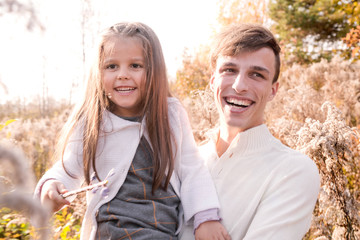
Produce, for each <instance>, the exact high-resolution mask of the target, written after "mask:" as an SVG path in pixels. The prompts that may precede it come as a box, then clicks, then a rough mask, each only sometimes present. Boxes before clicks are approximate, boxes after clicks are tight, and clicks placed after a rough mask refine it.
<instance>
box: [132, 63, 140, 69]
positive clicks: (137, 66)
mask: <svg viewBox="0 0 360 240" xmlns="http://www.w3.org/2000/svg"><path fill="white" fill-rule="evenodd" d="M131 67H133V68H142V65H140V64H138V63H133V64H131Z"/></svg>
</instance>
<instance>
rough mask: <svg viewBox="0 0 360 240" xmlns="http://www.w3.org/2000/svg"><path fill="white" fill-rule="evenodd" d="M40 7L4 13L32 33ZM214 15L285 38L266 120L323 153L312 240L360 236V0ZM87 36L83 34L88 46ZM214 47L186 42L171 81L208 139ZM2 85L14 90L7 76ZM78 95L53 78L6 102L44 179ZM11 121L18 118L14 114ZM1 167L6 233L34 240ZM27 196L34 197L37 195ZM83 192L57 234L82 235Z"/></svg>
mask: <svg viewBox="0 0 360 240" xmlns="http://www.w3.org/2000/svg"><path fill="white" fill-rule="evenodd" d="M90 3H91V1H85V0H84V1H83V4H84V8H83V10H84V11H83V17H82V18H80V19H82V20H81V21H83V23H84V24H85V23H86V21H89V18H91V17H93V16H92V11H91V4H90ZM34 6H35V5H34V4H32V2H31V1H27V2H25V3H24V2H21V1H16V0H2V1H0V18H1V17H4V16H6V15H9V14H10V15H18V16H21V17H22V19H23V20H24V29H26V30H27V31H29V32H32V31H46V28H45V24H44V23H41V22H40V20H39V19H38V18H37V15H36V9H35V7H34ZM185 17H186V16H185ZM214 17H217V22H218V25H217V26H216V27H215V29H214V32H216V31H217V30H219V29H220V28H221V27H223V26H226V25H228V24H231V23H237V22H256V23H261V24H264V25H265V26H267V27H269V28H270V29H271V30H272V31H273V32H274V33H275V34H276V36H277V37H278V39H279V41H280V44H281V47H282V56H281V57H282V64H283V65H282V72H281V75H280V79H279V82H280V89H279V92H278V95H277V97H276V98H275V100H274V101H272V102H271V104H270V106H269V107H268V109H267V115H266V117H267V119H266V121H267V124H268V125H269V127H270V129H271V131H272V132H273V134H274V135H275V136H276V137H278V138H279V139H280V140H281V141H282V142H283V143H284V144H287V145H288V146H290V147H292V148H294V149H297V150H299V151H302V152H304V153H305V154H307V155H309V156H310V157H311V158H312V159H313V160H314V162H315V163H316V164H317V166H318V167H319V171H320V174H321V179H322V182H321V184H322V190H321V192H320V195H319V200H318V202H317V205H316V208H315V210H314V214H313V221H312V225H311V228H310V230H309V232H308V234H307V235H306V236H305V237H304V239H309V240H310V239H317V240H325V239H360V238H359V234H360V233H359V227H360V226H359V217H360V215H359V201H360V192H359V187H360V176H359V161H360V146H359V137H360V62H359V59H360V26H359V22H360V3H359V1H350V0H293V1H287V0H276V1H275V0H269V1H268V0H222V1H220V0H219V1H218V15H217V16H214ZM84 24H83V25H82V26H84ZM86 39H87V38H86V37H85V36H84V37H83V44H85V41H86ZM84 49H85V48H84ZM208 53H209V46H208V45H206V44H204V45H201V46H199V47H198V48H197V49H196V51H187V50H185V51H184V53H183V58H182V65H181V67H180V68H179V69H178V70H177V73H176V79H175V80H173V81H172V82H171V89H172V91H173V93H174V95H175V96H176V97H178V98H179V99H181V101H182V102H183V104H184V106H185V107H186V108H187V110H188V112H189V117H190V120H191V124H192V127H193V130H194V136H195V138H196V140H197V142H198V143H199V144H200V143H201V142H202V141H204V140H206V132H207V130H209V129H210V128H213V127H216V124H217V113H216V109H215V107H214V104H213V101H212V93H211V92H210V91H209V89H208V81H209V79H210V76H211V72H210V70H209V67H208V66H209V61H208ZM85 56H86V55H85V54H84V55H83V57H84V58H85ZM79 61H85V59H79ZM84 77H85V76H84ZM74 86H75V85H74ZM0 88H2V89H3V91H4V92H6V85H5V84H4V82H2V81H1V79H0ZM72 91H73V90H72V89H69V92H70V93H71V92H72ZM69 98H70V100H69V99H67V100H66V101H59V100H56V99H53V98H52V97H51V96H48V94H47V92H46V84H44V88H43V90H42V94H41V95H39V97H38V98H36V99H33V100H32V101H25V100H23V99H20V98H19V99H15V100H12V101H7V102H4V103H2V104H1V105H0V123H1V124H2V125H0V126H1V130H0V139H2V140H7V141H10V142H12V143H13V144H14V145H16V146H17V147H20V148H21V149H22V151H23V152H24V154H25V157H24V158H23V159H22V161H24V162H27V163H28V164H29V165H30V167H31V170H30V173H31V174H32V175H33V176H34V179H35V182H36V180H38V179H39V178H40V177H41V176H42V174H44V172H45V171H46V170H47V169H48V168H49V167H50V166H51V165H52V164H53V162H51V161H50V159H51V156H52V153H53V151H54V146H55V142H56V139H57V133H58V132H59V130H60V129H61V127H62V125H63V124H64V123H65V121H66V119H67V116H68V114H69V112H70V111H71V109H72V106H73V105H72V101H71V98H72V95H71V94H70V96H69ZM11 119H17V120H16V121H14V122H11V121H10V122H9V121H8V120H11ZM2 158H4V156H0V160H1V159H2ZM0 166H1V168H0V191H2V193H1V195H0V239H30V238H33V237H34V236H36V232H37V229H36V228H35V227H34V226H33V225H32V224H31V223H30V221H29V219H28V218H27V215H26V214H24V212H22V211H16V210H17V208H16V207H15V208H14V207H12V206H10V205H9V204H7V203H6V202H5V201H2V200H4V193H6V192H9V191H11V190H14V189H16V187H17V186H16V181H15V180H14V179H16V177H17V176H16V174H15V173H16V171H8V168H7V167H4V166H7V165H4V161H0ZM26 196H28V197H29V198H31V194H29V195H26ZM83 198H84V196H79V198H78V199H77V200H76V201H75V202H74V203H73V204H72V206H70V207H68V208H66V209H64V210H62V211H60V212H59V213H57V214H56V215H55V216H53V217H52V218H51V227H50V228H51V231H52V235H51V236H53V239H79V229H80V225H81V219H82V215H83V213H84V208H85V206H84V204H83V202H84V199H83Z"/></svg>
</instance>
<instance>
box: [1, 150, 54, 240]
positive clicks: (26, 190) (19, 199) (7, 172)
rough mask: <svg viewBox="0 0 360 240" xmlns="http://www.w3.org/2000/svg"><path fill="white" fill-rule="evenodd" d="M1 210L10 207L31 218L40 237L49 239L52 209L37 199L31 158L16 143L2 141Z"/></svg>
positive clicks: (44, 239) (43, 239)
mask: <svg viewBox="0 0 360 240" xmlns="http://www.w3.org/2000/svg"><path fill="white" fill-rule="evenodd" d="M0 165H1V166H2V167H1V168H0V169H1V170H0V176H1V179H0V209H1V208H4V207H6V208H10V209H12V210H15V211H18V212H21V213H22V214H25V216H27V217H28V218H30V219H31V222H32V223H33V225H34V226H35V228H36V231H37V233H38V237H37V239H41V240H48V239H49V233H50V226H49V225H48V223H49V219H50V212H49V211H48V209H45V208H44V207H43V206H41V204H39V201H37V200H35V199H34V198H33V194H32V191H33V189H34V177H33V174H32V171H31V170H30V168H29V160H28V159H27V158H26V157H25V156H24V154H23V152H22V151H21V150H20V149H18V148H15V147H14V146H12V145H9V144H5V143H1V144H0Z"/></svg>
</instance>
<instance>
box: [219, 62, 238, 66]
mask: <svg viewBox="0 0 360 240" xmlns="http://www.w3.org/2000/svg"><path fill="white" fill-rule="evenodd" d="M236 66H237V65H236V64H235V63H233V62H224V63H223V64H221V67H236Z"/></svg>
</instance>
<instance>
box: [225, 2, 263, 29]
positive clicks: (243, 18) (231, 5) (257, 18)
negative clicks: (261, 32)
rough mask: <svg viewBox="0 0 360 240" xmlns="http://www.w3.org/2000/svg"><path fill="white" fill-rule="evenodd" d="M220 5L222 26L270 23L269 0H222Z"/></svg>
mask: <svg viewBox="0 0 360 240" xmlns="http://www.w3.org/2000/svg"><path fill="white" fill-rule="evenodd" d="M218 4H219V15H218V21H219V24H220V25H221V26H227V25H229V24H232V23H244V22H252V23H261V24H266V23H267V22H268V21H269V17H268V14H267V0H222V1H219V3H218ZM244 10H246V11H244Z"/></svg>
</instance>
